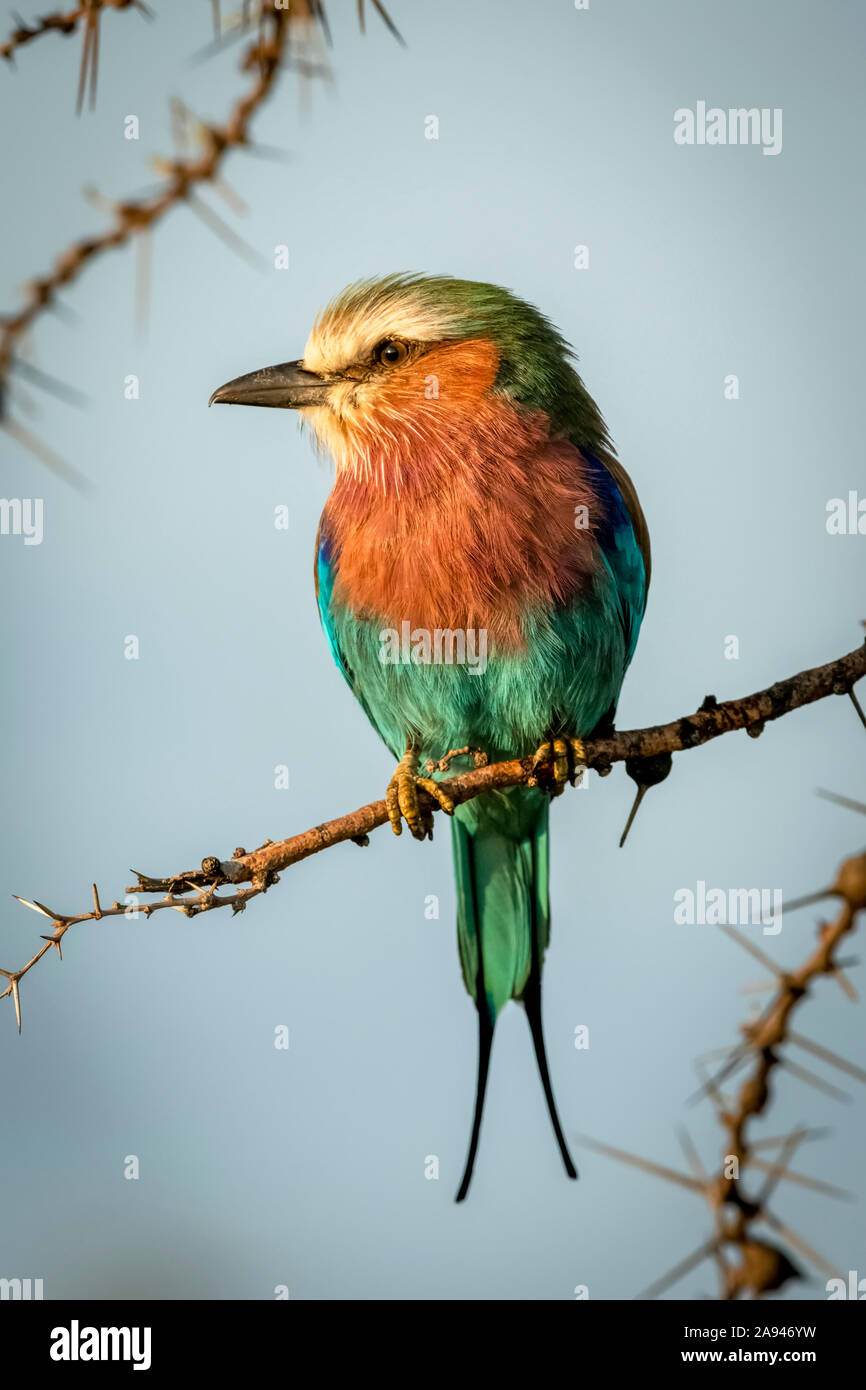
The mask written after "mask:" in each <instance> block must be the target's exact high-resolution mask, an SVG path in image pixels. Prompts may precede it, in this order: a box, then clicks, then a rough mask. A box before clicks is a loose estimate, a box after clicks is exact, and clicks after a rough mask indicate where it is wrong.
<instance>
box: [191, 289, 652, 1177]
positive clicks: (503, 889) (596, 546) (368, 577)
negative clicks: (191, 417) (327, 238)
mask: <svg viewBox="0 0 866 1390" xmlns="http://www.w3.org/2000/svg"><path fill="white" fill-rule="evenodd" d="M576 364H577V358H576V355H575V354H574V352H573V350H572V349H571V347H570V346H569V344H568V343H567V342H566V340H565V338H564V337H563V336H562V335H561V333H560V332H559V331H558V330H557V329H556V328H555V327H554V326H553V324H552V322H551V321H550V320H549V319H548V318H547V317H546V316H545V315H544V314H543V313H542V312H541V311H540V310H539V309H537V308H535V307H534V306H533V305H532V304H530V303H528V302H527V301H525V300H523V299H521V298H520V297H519V296H518V295H517V294H515V293H513V292H512V291H511V290H508V289H505V288H502V287H500V286H498V285H494V284H488V283H486V282H483V281H472V280H462V279H458V278H455V277H452V276H448V275H424V274H414V273H413V274H390V275H386V276H381V277H375V278H372V279H365V280H360V281H357V282H355V283H354V284H352V285H350V286H349V287H348V288H347V289H345V290H343V291H342V292H341V293H340V294H338V295H337V296H336V298H334V299H333V300H331V301H330V303H328V305H327V306H326V307H325V308H324V309H323V310H322V311H321V313H320V314H319V315H318V317H317V318H316V320H315V323H314V325H313V328H312V331H311V332H310V335H309V338H308V341H307V343H306V346H305V347H304V350H303V357H302V358H300V359H297V360H295V361H290V362H283V363H279V364H277V365H275V366H271V367H265V368H262V369H260V370H257V371H252V372H248V373H246V374H245V375H242V376H239V377H236V378H234V379H233V380H231V381H228V382H226V383H225V385H223V386H220V387H219V388H218V389H217V390H216V391H215V392H214V393H213V395H212V396H211V400H210V404H234V405H257V406H266V407H272V408H280V409H290V410H295V411H298V412H299V413H300V417H301V420H302V422H303V425H304V427H305V428H307V429H308V430H309V431H311V433H312V437H313V441H314V443H315V444H316V446H317V447H318V448H319V449H322V450H324V451H325V452H327V453H329V454H330V455H331V456H332V459H333V463H334V484H333V489H332V491H331V492H330V494H329V496H328V498H327V501H326V503H325V507H324V511H323V513H322V517H321V521H320V523H319V529H318V535H317V538H316V546H315V565H314V576H315V590H316V596H317V602H318V608H319V615H320V618H321V623H322V627H323V630H324V634H325V637H326V639H327V642H328V645H329V647H330V650H331V653H332V655H333V658H334V661H335V662H336V665H337V667H338V669H339V670H340V672H341V673H342V675H343V677H344V678H345V680H346V682H347V683H348V685H349V687H350V689H351V691H352V693H353V695H354V696H355V698H356V699H357V700H358V701H359V703H360V705H361V707H362V709H363V710H364V712H365V714H366V715H367V718H368V719H369V721H370V723H371V724H372V725H373V727H374V729H375V730H376V731H377V732H378V734H379V735H380V737H381V738H382V740H383V741H384V743H385V744H386V746H387V747H388V749H389V750H390V752H391V754H392V756H393V757H394V758H395V759H397V766H396V770H395V772H394V775H393V776H392V778H391V780H390V782H389V784H388V788H387V793H386V803H387V810H388V818H389V820H390V822H391V825H392V828H393V830H394V832H395V834H400V833H401V832H402V828H403V823H404V821H405V823H406V825H407V826H408V828H409V831H410V832H411V834H412V835H413V836H414V837H415V838H416V839H424V838H425V837H427V836H429V837H430V838H432V831H433V808H434V806H438V807H439V808H441V809H442V810H443V811H444V812H445V813H446V814H447V815H448V816H449V817H450V821H451V840H452V853H453V863H454V873H455V880H456V898H457V941H458V950H459V957H460V963H461V967H462V974H463V980H464V983H465V986H466V989H467V991H468V993H469V994H470V996H471V997H472V999H473V1000H474V1003H475V1008H476V1011H477V1024H478V1049H477V1066H476V1085H475V1103H474V1114H473V1120H472V1128H471V1134H470V1139H469V1148H468V1153H467V1156H466V1160H465V1165H464V1169H463V1175H462V1178H461V1181H460V1185H459V1188H458V1190H457V1194H456V1200H457V1201H458V1202H461V1201H463V1200H464V1199H465V1197H466V1195H467V1193H468V1191H469V1185H470V1182H471V1179H472V1174H473V1170H474V1166H475V1160H476V1154H477V1150H478V1143H479V1136H480V1132H481V1121H482V1115H483V1110H484V1100H485V1095H486V1090H487V1081H488V1073H489V1067H490V1058H491V1050H492V1044H493V1036H494V1029H495V1026H496V1022H497V1019H498V1017H499V1015H500V1013H501V1011H502V1009H503V1008H504V1007H505V1006H506V1004H508V1003H509V1002H510V1001H516V1002H517V1003H518V1004H519V1005H522V1007H523V1009H524V1010H525V1014H526V1018H527V1020H528V1024H529V1030H530V1034H531V1039H532V1044H533V1047H534V1051H535V1056H536V1061H537V1065H538V1070H539V1075H540V1080H541V1085H542V1089H543V1092H544V1096H545V1100H546V1104H547V1109H548V1113H549V1116H550V1120H551V1124H552V1126H553V1131H554V1135H555V1139H556V1143H557V1145H558V1148H559V1151H560V1154H561V1157H562V1162H563V1165H564V1167H565V1171H566V1174H567V1175H568V1177H569V1178H575V1177H577V1171H576V1169H575V1165H574V1162H573V1160H572V1158H571V1155H570V1153H569V1149H568V1146H567V1144H566V1140H565V1137H564V1134H563V1130H562V1124H561V1122H560V1119H559V1115H558V1112H557V1108H556V1103H555V1100H554V1095H553V1089H552V1084H551V1079H550V1070H549V1066H548V1060H547V1054H546V1048H545V1041H544V1033H543V1028H542V1014H541V977H542V968H543V963H544V957H545V952H546V949H547V945H548V941H549V937H550V892H549V862H550V842H549V812H550V806H551V802H552V800H553V798H554V797H555V796H556V795H558V794H559V793H560V792H561V791H562V790H563V788H564V785H565V783H566V781H571V782H572V783H573V782H574V781H575V780H576V779H577V778H578V777H579V776H580V775H581V774H580V767H581V766H582V760H583V757H584V741H585V740H586V739H587V738H588V737H589V736H591V735H592V734H593V733H595V734H596V735H597V736H599V735H600V734H601V733H602V732H607V731H610V730H611V729H612V728H613V720H614V716H615V712H616V705H617V700H618V697H619V693H620V687H621V685H622V682H623V679H624V676H625V673H626V669H627V667H628V665H629V662H630V661H631V658H632V656H633V653H634V650H635V644H636V642H637V637H638V632H639V629H640V626H641V621H642V619H643V615H644V610H645V606H646V596H647V590H648V586H649V580H650V568H651V558H650V542H649V531H648V527H647V522H646V519H645V516H644V513H643V511H642V509H641V505H640V502H639V500H638V496H637V492H636V490H635V487H634V484H633V483H632V481H631V479H630V477H629V475H628V473H627V472H626V470H625V468H624V467H623V465H622V464H621V463H620V461H619V459H618V457H617V454H616V452H615V449H614V446H613V444H612V441H611V438H610V435H609V433H608V429H607V426H606V424H605V422H604V419H603V417H602V415H601V413H600V411H599V409H598V407H597V405H596V404H595V401H594V400H593V399H592V397H591V395H590V394H589V392H588V390H587V388H586V386H585V385H584V382H583V380H582V378H581V376H580V374H579V372H578V370H577V365H576ZM530 755H531V756H532V758H533V763H532V767H533V768H536V769H540V768H541V764H542V763H545V762H546V763H547V766H548V769H549V770H551V769H552V772H551V773H550V776H548V777H547V778H545V777H541V778H540V779H539V778H536V777H535V776H533V777H532V778H531V782H533V783H534V785H520V786H513V787H508V788H504V789H498V790H491V791H487V792H484V793H483V794H482V795H479V796H477V797H475V798H474V799H472V800H469V801H465V802H463V803H460V804H456V805H455V803H454V800H453V798H452V797H451V796H450V795H449V793H448V789H447V786H443V785H440V783H441V782H442V780H443V778H442V771H443V769H444V768H447V769H448V771H449V772H450V773H451V774H452V775H453V773H454V772H455V771H457V770H462V769H465V768H467V767H470V766H477V765H479V764H480V763H481V762H483V761H485V760H487V761H490V762H493V761H496V760H499V759H504V758H516V757H517V758H523V757H527V756H530Z"/></svg>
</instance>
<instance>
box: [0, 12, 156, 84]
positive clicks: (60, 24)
mask: <svg viewBox="0 0 866 1390" xmlns="http://www.w3.org/2000/svg"><path fill="white" fill-rule="evenodd" d="M131 9H132V10H138V12H139V14H143V15H145V16H146V17H147V18H148V19H150V18H152V12H151V10H150V8H149V7H148V6H147V5H146V4H145V3H144V0H83V2H82V4H80V5H76V6H75V8H74V9H72V10H67V11H66V12H65V13H61V12H57V13H56V14H48V15H43V16H42V17H41V18H40V19H33V20H31V21H30V23H29V24H28V23H25V22H24V21H23V20H22V21H21V23H20V24H18V25H17V27H16V28H15V29H13V31H12V33H11V34H10V35H9V37H8V39H6V41H5V42H4V43H2V44H0V58H5V59H6V60H7V62H12V61H13V59H14V57H15V54H16V53H17V51H18V49H19V48H23V47H24V46H25V44H28V43H32V42H33V40H34V39H39V38H41V37H42V36H43V34H64V35H69V34H73V33H74V32H75V30H76V29H77V28H78V26H79V24H80V23H81V21H82V20H83V21H84V24H85V43H87V42H88V33H89V31H90V28H91V26H92V25H93V23H94V19H96V20H97V21H98V18H99V14H100V11H102V10H131ZM82 71H83V72H84V73H85V74H86V64H85V63H84V61H82Z"/></svg>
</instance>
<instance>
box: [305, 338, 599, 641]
mask: <svg viewBox="0 0 866 1390" xmlns="http://www.w3.org/2000/svg"><path fill="white" fill-rule="evenodd" d="M497 366H498V354H497V352H496V349H495V347H494V346H493V345H492V344H490V343H487V342H468V343H461V344H447V345H446V344H443V345H442V347H440V348H434V349H432V350H430V351H428V352H427V353H425V354H424V356H423V357H421V358H419V359H416V360H415V361H414V362H412V363H410V364H408V366H407V367H406V368H405V369H401V370H400V371H396V372H395V373H394V376H393V379H387V380H386V381H385V382H384V383H383V384H382V385H381V386H380V388H379V389H378V391H377V393H376V397H375V399H374V400H370V401H369V402H368V403H367V404H366V408H364V409H363V410H361V411H358V412H357V413H355V412H353V418H351V419H343V420H342V421H341V432H342V434H343V443H344V449H345V452H344V454H343V460H342V463H343V466H340V467H338V472H337V479H336V483H335V486H334V490H333V492H332V493H331V495H330V497H329V499H328V502H327V505H326V507H325V515H324V517H323V523H324V526H325V529H326V531H327V534H328V535H329V537H330V539H331V542H332V546H333V552H334V559H335V564H336V577H335V583H334V591H333V598H334V601H335V602H336V603H337V604H338V605H340V606H341V607H345V608H348V609H349V610H350V611H351V612H353V613H354V614H355V615H356V617H358V618H359V619H362V620H372V621H376V622H380V623H381V624H382V625H383V626H387V627H391V628H397V629H398V630H399V628H400V624H401V623H402V622H404V621H408V622H410V623H411V624H412V626H413V627H421V628H426V629H427V630H429V631H434V630H435V629H436V628H451V629H463V630H468V629H475V630H476V631H477V630H480V629H484V630H486V632H487V634H488V642H489V643H491V644H493V645H494V646H495V647H496V648H497V649H498V650H500V651H502V652H506V651H519V650H521V649H522V648H523V647H524V645H525V619H526V616H527V613H528V612H530V611H533V610H534V611H538V610H539V609H544V608H546V607H549V606H551V605H558V604H560V603H562V602H565V601H567V600H569V599H570V598H571V597H573V596H574V595H575V594H576V593H577V592H578V591H579V590H580V589H581V588H582V587H584V586H585V585H586V584H587V583H588V582H589V581H590V580H591V577H592V575H593V573H594V570H595V568H596V566H597V564H598V555H597V548H596V546H595V544H594V541H593V531H594V529H595V526H596V524H597V523H598V522H600V520H601V518H600V516H599V514H598V506H599V504H598V503H597V500H596V497H595V494H594V491H593V489H592V486H591V483H590V479H589V476H588V470H587V468H586V466H585V464H584V462H583V459H582V457H581V455H580V452H579V451H578V450H577V449H576V448H575V447H574V445H572V444H570V443H569V442H568V441H567V440H563V439H558V438H554V437H552V436H551V433H550V429H549V423H548V420H547V417H546V416H545V415H544V414H542V413H541V412H524V411H522V410H520V409H518V408H517V407H516V406H514V405H512V404H511V403H510V402H509V401H508V400H507V399H506V398H504V397H500V396H496V395H494V394H492V393H491V390H490V388H491V386H492V385H493V382H494V380H495V377H496V370H497Z"/></svg>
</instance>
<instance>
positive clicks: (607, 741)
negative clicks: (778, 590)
mask: <svg viewBox="0 0 866 1390" xmlns="http://www.w3.org/2000/svg"><path fill="white" fill-rule="evenodd" d="M864 675H866V643H864V645H862V646H860V647H857V648H855V649H854V651H852V652H848V653H847V654H846V655H845V656H841V657H839V658H838V659H837V660H835V661H830V662H828V663H827V664H826V665H825V666H816V667H813V668H812V669H811V670H808V671H801V672H800V674H799V675H796V676H791V677H790V679H788V680H785V681H779V682H777V683H776V684H775V685H773V686H770V688H769V689H768V690H763V691H758V692H757V693H756V694H754V695H747V696H745V697H744V698H743V699H740V700H728V701H726V702H725V703H723V704H719V703H718V702H717V701H716V700H715V699H714V698H713V697H712V696H708V697H707V699H705V700H704V703H703V705H702V706H701V709H700V710H698V711H697V713H695V714H692V715H688V716H686V717H684V718H682V719H676V720H674V721H673V722H672V723H670V724H661V725H656V726H654V727H652V728H649V729H634V730H629V731H626V732H623V733H613V734H610V735H609V736H606V737H604V738H600V739H588V740H587V741H586V742H585V743H584V745H583V748H584V766H585V767H588V768H594V769H595V770H596V771H597V772H598V773H599V774H600V775H601V776H605V775H606V774H607V773H609V772H610V771H611V768H612V766H613V764H614V763H616V762H626V764H627V766H631V769H632V771H631V775H632V776H633V777H634V778H635V780H637V781H638V783H640V775H639V771H638V770H637V769H636V767H635V763H636V762H638V763H639V761H640V758H641V757H647V758H649V759H657V758H658V756H659V754H668V755H670V754H673V753H675V752H681V751H683V750H685V749H687V748H696V747H697V746H698V745H699V744H702V743H708V742H709V741H710V740H711V739H713V738H717V737H718V736H719V735H720V734H723V733H728V732H730V731H732V730H734V729H745V730H746V731H747V732H748V733H754V731H755V729H756V728H758V727H760V728H763V726H764V724H765V723H766V722H769V721H770V720H774V719H779V718H781V716H782V715H783V714H789V713H790V712H791V711H792V710H795V709H799V708H801V707H802V706H803V705H808V704H812V703H813V702H814V701H816V700H821V699H824V698H825V697H826V696H828V695H833V694H836V695H844V694H850V693H851V690H852V688H853V685H854V683H855V682H856V681H858V680H860V679H861V677H862V676H864ZM457 756H464V757H470V756H471V757H472V759H473V761H474V763H475V767H474V768H473V769H471V770H470V771H467V772H463V773H460V774H458V775H457V776H455V777H450V778H447V779H445V780H444V781H443V783H442V786H443V787H444V788H447V790H448V793H449V795H450V796H451V798H452V800H453V801H454V803H455V804H460V803H462V802H464V801H470V800H472V798H473V797H476V796H481V795H482V793H484V792H487V791H491V790H493V789H495V788H501V787H513V786H519V785H524V786H526V785H530V784H538V785H541V786H547V787H551V788H552V785H553V767H552V765H551V764H546V763H543V762H542V763H540V764H538V763H536V760H535V759H534V758H533V757H526V758H513V759H511V760H510V761H507V762H500V763H490V764H487V763H486V762H485V760H484V754H483V753H482V752H480V750H478V749H474V748H462V749H456V750H452V751H451V752H449V753H446V754H445V755H444V756H443V758H442V759H441V761H440V763H439V768H440V770H442V771H445V770H446V769H447V768H448V766H449V764H450V762H451V760H452V759H453V758H455V757H457ZM428 800H429V802H430V810H431V812H433V811H436V810H438V807H437V805H436V803H435V802H434V801H433V799H432V798H428ZM387 820H388V812H387V807H386V803H385V801H384V800H382V801H373V802H370V803H369V805H367V806H362V807H360V809H359V810H357V811H350V812H349V813H348V814H347V815H344V816H339V817H337V819H335V820H332V821H327V822H325V823H324V824H322V825H316V826H313V828H312V829H310V830H305V831H303V832H302V833H301V834H300V835H293V836H290V837H289V838H288V839H285V840H278V841H272V840H267V841H265V843H264V844H263V845H261V846H259V848H258V849H256V850H253V851H251V852H250V853H247V851H246V850H245V849H236V850H235V852H234V854H233V855H232V857H231V859H224V860H221V859H220V858H219V857H218V856H216V855H209V856H208V857H206V858H205V859H203V860H202V864H201V868H200V869H193V870H189V871H188V872H182V873H178V874H173V875H171V876H170V877H168V878H151V877H149V876H148V875H146V874H141V873H138V872H137V871H136V870H133V872H135V873H136V876H137V879H138V881H137V883H135V884H134V885H132V887H130V888H129V889H128V890H127V892H128V893H132V894H145V895H152V894H157V893H159V894H163V895H164V896H163V897H162V898H161V899H160V900H159V901H157V902H152V903H148V904H147V905H144V906H142V907H141V908H140V909H139V910H140V911H141V912H143V913H144V914H145V915H146V916H149V915H150V914H151V913H152V912H157V911H159V910H160V909H161V908H173V909H174V910H175V911H177V912H183V913H184V914H185V915H186V916H187V917H192V916H196V915H198V914H199V913H201V912H210V911H212V910H213V909H214V908H219V907H231V908H232V911H233V912H239V911H242V910H243V909H244V908H245V907H246V905H247V903H248V902H249V901H250V899H251V898H254V897H256V896H257V895H258V894H259V893H264V892H266V891H267V889H268V888H270V887H271V886H272V885H273V884H275V883H277V882H278V881H279V880H278V877H277V875H278V874H279V873H280V872H281V871H282V870H283V869H287V868H289V866H290V865H292V864H297V863H299V862H300V861H301V860H302V859H308V858H309V857H310V855H312V854H318V853H319V852H320V851H321V850H324V849H328V848H330V846H332V845H338V844H342V843H343V842H344V841H346V840H352V841H354V842H355V843H356V844H360V845H364V844H366V843H367V842H368V841H367V837H368V835H369V833H370V832H371V831H372V830H376V829H377V828H378V827H379V826H380V825H384V824H385V822H386V821H387ZM840 882H841V880H840ZM243 883H249V884H250V885H251V886H250V887H249V888H239V889H238V891H237V892H236V893H233V894H230V895H227V896H223V897H219V896H217V891H216V890H217V889H218V888H220V887H222V886H224V885H226V884H229V885H232V886H237V885H239V884H243ZM834 892H841V890H840V889H839V888H838V885H837V886H835V887H833V888H830V889H827V890H826V891H825V892H824V893H822V894H819V895H817V896H818V897H822V896H827V895H828V894H831V893H834ZM95 893H96V888H95V886H94V894H95ZM842 895H843V896H844V894H842ZM813 896H814V895H813ZM18 901H19V902H23V903H24V904H25V906H26V907H30V908H32V909H33V911H34V912H39V913H41V914H42V915H43V916H45V917H47V918H49V919H50V921H51V923H52V928H53V933H52V935H51V936H46V937H45V938H44V940H45V942H46V944H45V945H44V946H43V947H41V948H40V950H39V951H37V953H36V955H35V956H33V958H32V959H31V960H29V961H28V962H27V964H26V965H24V966H22V967H21V969H19V970H16V971H8V970H0V974H2V975H3V976H4V977H5V978H6V979H7V980H9V985H8V987H7V988H6V989H5V990H4V991H3V993H2V994H0V998H5V997H6V996H7V995H11V996H12V998H13V1000H14V1002H15V1008H16V1012H17V1014H18V1023H19V1031H20V1024H21V1016H20V1000H19V989H18V986H19V982H20V980H21V979H22V977H23V976H24V975H26V974H27V972H28V970H31V969H32V968H33V966H34V965H35V964H36V963H37V961H40V960H41V959H42V957H43V956H44V955H46V954H47V952H48V951H49V950H50V949H51V947H52V946H56V947H57V950H58V953H59V951H60V942H61V941H62V939H63V937H64V935H65V934H66V932H67V931H68V929H69V928H70V927H71V926H75V925H76V924H78V923H79V922H89V921H93V920H96V919H98V918H99V917H100V916H101V917H109V916H121V915H123V914H125V913H128V912H129V910H130V909H129V906H128V905H123V904H121V903H118V902H115V903H114V904H113V906H112V907H111V908H102V909H100V907H99V902H98V899H97V900H96V906H95V908H94V909H93V910H92V911H90V912H82V913H78V914H77V915H74V916H73V915H67V914H64V913H57V912H52V910H51V909H50V908H47V907H45V906H44V905H43V904H42V903H40V902H35V901H34V902H29V901H27V900H26V899H24V898H19V899H18ZM802 901H808V900H807V899H804V900H802ZM789 910H790V908H789ZM822 959H824V957H822ZM838 970H839V962H838V961H835V960H834V959H833V957H832V953H831V954H830V955H829V956H827V957H826V963H825V966H824V968H823V973H827V974H836V973H837V972H838ZM783 978H784V979H785V980H786V981H787V980H788V978H789V977H788V976H784V977H783ZM763 1017H764V1018H765V1019H766V1018H768V1017H771V1018H772V1017H775V1015H767V1014H766V1013H765V1015H764V1016H763ZM786 1020H787V1013H785V1014H784V1017H783V1019H782V1023H783V1024H784V1023H785V1022H786ZM753 1026H754V1027H755V1028H757V1025H753ZM767 1027H768V1028H770V1025H769V1024H767ZM766 1036H768V1037H771V1036H774V1034H773V1032H772V1028H770V1031H769V1032H768V1033H767V1034H766ZM764 1037H765V1033H764V1032H760V1031H759V1032H756V1033H755V1034H754V1039H757V1041H755V1040H754V1039H753V1038H752V1036H751V1035H750V1037H749V1038H748V1039H747V1042H746V1043H745V1044H744V1045H743V1047H741V1048H740V1049H739V1055H740V1057H742V1056H744V1055H745V1053H746V1051H747V1050H748V1049H752V1048H754V1047H756V1046H758V1045H759V1044H760V1040H761V1039H763V1038H764ZM766 1046H768V1047H771V1046H772V1044H771V1043H767V1044H766ZM712 1084H713V1085H714V1084H715V1083H712ZM690 1182H691V1180H690Z"/></svg>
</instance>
